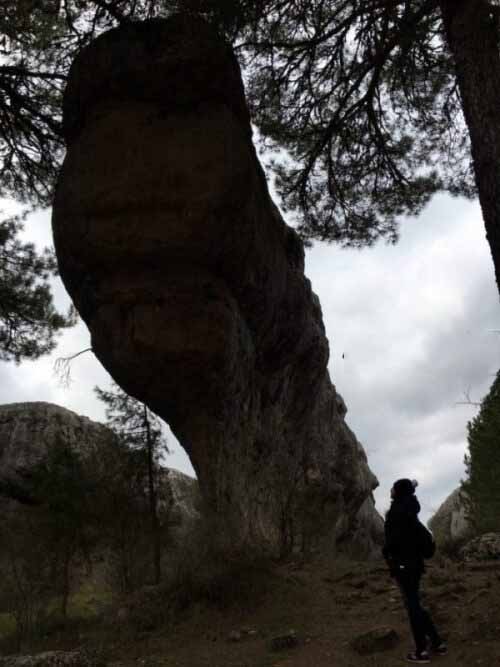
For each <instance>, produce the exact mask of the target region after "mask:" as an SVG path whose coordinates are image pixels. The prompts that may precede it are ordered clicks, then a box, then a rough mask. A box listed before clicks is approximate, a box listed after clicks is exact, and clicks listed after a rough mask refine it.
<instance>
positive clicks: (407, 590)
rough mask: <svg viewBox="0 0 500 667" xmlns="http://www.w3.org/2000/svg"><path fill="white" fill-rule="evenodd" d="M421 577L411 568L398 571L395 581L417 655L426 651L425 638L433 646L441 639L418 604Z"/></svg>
mask: <svg viewBox="0 0 500 667" xmlns="http://www.w3.org/2000/svg"><path fill="white" fill-rule="evenodd" d="M421 577H422V573H421V572H419V571H418V570H412V569H411V568H407V569H404V570H399V571H398V573H397V574H396V581H397V582H398V584H399V588H400V590H401V593H402V595H403V601H404V603H405V607H406V610H407V611H408V618H409V620H410V627H411V631H412V634H413V638H414V640H415V647H416V649H417V653H419V652H420V651H425V650H426V649H427V638H428V639H430V642H431V644H432V645H433V646H438V645H439V644H440V643H441V638H440V636H439V634H438V632H437V630H436V628H435V626H434V623H433V622H432V618H431V616H430V614H429V612H428V611H426V610H425V609H423V607H422V605H421V604H420V592H419V587H420V578H421Z"/></svg>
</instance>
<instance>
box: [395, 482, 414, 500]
mask: <svg viewBox="0 0 500 667" xmlns="http://www.w3.org/2000/svg"><path fill="white" fill-rule="evenodd" d="M416 486H418V482H417V480H416V479H398V480H397V481H396V482H394V484H393V487H392V488H393V489H394V495H395V497H396V498H403V497H405V496H413V494H414V493H415V487H416Z"/></svg>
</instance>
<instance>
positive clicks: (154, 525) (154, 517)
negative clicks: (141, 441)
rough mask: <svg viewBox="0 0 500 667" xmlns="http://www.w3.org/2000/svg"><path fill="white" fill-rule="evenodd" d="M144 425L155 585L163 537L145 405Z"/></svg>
mask: <svg viewBox="0 0 500 667" xmlns="http://www.w3.org/2000/svg"><path fill="white" fill-rule="evenodd" d="M144 425H145V427H146V446H147V453H148V485H149V512H150V515H151V532H152V537H153V563H154V573H155V584H159V583H160V580H161V536H160V526H159V522H158V503H157V499H156V489H155V483H154V460H153V454H154V452H153V450H154V443H153V438H152V435H151V427H150V423H149V415H148V409H147V407H146V405H144Z"/></svg>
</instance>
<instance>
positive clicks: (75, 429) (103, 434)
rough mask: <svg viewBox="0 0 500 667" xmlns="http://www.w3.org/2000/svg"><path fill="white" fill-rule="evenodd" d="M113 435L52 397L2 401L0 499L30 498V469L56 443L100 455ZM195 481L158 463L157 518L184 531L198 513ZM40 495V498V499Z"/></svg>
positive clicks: (96, 456) (24, 500)
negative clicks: (52, 400) (31, 400)
mask: <svg viewBox="0 0 500 667" xmlns="http://www.w3.org/2000/svg"><path fill="white" fill-rule="evenodd" d="M112 439H113V434H112V433H111V431H110V430H109V429H108V428H106V426H104V425H103V424H98V423H97V422H94V421H92V420H90V419H88V418H87V417H82V416H80V415H77V414H75V413H74V412H71V410H67V409H66V408H61V407H60V406H58V405H54V404H52V403H42V402H40V403H10V404H7V405H0V500H1V499H2V498H3V499H4V500H6V499H7V500H8V499H12V500H18V501H20V502H23V503H32V502H34V499H32V498H31V497H30V495H29V491H28V489H29V484H28V485H27V484H26V480H27V479H29V476H30V471H31V470H32V469H33V467H34V466H35V465H36V464H37V463H39V462H40V461H41V460H42V459H43V458H44V457H45V456H46V455H47V453H48V452H49V450H50V449H51V448H53V447H56V446H58V445H63V446H65V447H69V448H70V449H72V450H73V451H75V452H77V453H78V454H79V456H81V457H82V459H84V458H85V457H89V456H93V457H94V458H98V457H99V451H102V447H103V446H105V445H106V444H107V443H109V442H110V441H111V440H112ZM197 487H198V485H197V483H196V480H195V479H192V478H191V477H188V476H187V475H183V474H182V473H180V472H178V471H177V470H172V469H169V468H161V469H160V475H159V476H158V499H159V511H160V518H162V517H166V518H167V517H168V521H169V522H170V523H173V524H174V525H175V526H176V528H175V530H174V534H178V535H182V534H183V533H184V532H185V531H186V530H188V529H189V527H190V525H191V524H192V523H193V521H194V520H195V519H196V518H197V517H198V509H197V505H198V504H199V503H198V489H197ZM41 500H43V499H41Z"/></svg>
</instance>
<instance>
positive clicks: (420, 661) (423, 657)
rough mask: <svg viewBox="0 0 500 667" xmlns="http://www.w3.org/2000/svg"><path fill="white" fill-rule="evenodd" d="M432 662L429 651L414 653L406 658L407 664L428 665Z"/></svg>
mask: <svg viewBox="0 0 500 667" xmlns="http://www.w3.org/2000/svg"><path fill="white" fill-rule="evenodd" d="M430 661H431V659H430V657H429V654H428V653H427V651H420V652H417V651H414V652H413V653H408V655H407V656H406V662H413V663H414V664H416V665H427V664H428V663H429V662H430Z"/></svg>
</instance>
